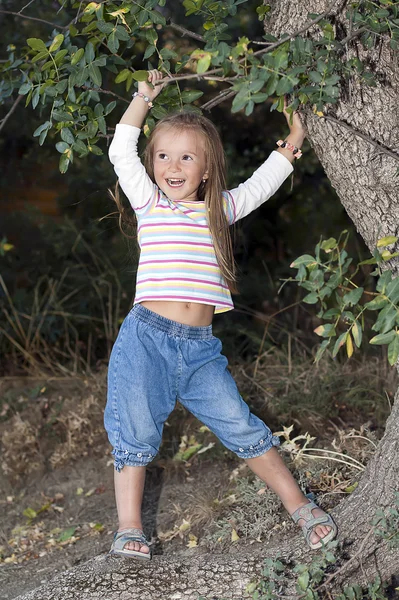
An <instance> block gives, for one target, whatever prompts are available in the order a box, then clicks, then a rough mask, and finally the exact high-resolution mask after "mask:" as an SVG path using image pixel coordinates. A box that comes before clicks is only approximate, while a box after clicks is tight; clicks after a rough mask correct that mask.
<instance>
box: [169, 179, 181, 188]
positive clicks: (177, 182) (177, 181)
mask: <svg viewBox="0 0 399 600" xmlns="http://www.w3.org/2000/svg"><path fill="white" fill-rule="evenodd" d="M184 182H185V179H166V183H167V184H168V185H170V186H171V187H175V188H176V187H181V186H182V185H183V184H184Z"/></svg>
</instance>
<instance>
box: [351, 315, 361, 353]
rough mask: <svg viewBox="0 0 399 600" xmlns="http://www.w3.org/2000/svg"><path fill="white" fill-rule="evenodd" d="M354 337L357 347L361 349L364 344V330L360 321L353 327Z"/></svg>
mask: <svg viewBox="0 0 399 600" xmlns="http://www.w3.org/2000/svg"><path fill="white" fill-rule="evenodd" d="M352 336H353V339H354V340H355V344H356V346H357V347H358V348H360V345H361V343H362V336H363V330H362V327H361V325H360V323H359V321H355V322H354V323H353V325H352Z"/></svg>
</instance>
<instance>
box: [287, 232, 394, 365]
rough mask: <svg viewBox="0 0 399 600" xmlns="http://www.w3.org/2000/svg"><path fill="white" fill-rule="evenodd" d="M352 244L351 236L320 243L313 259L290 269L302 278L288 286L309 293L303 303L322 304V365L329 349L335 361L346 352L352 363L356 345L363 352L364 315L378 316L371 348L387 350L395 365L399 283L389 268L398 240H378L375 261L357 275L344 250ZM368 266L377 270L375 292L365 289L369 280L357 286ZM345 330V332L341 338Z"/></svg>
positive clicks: (318, 331) (301, 260)
mask: <svg viewBox="0 0 399 600" xmlns="http://www.w3.org/2000/svg"><path fill="white" fill-rule="evenodd" d="M347 241H348V232H347V231H344V232H342V233H341V236H340V238H339V239H338V241H337V240H336V239H335V238H329V239H328V240H324V241H323V240H320V242H319V243H318V244H317V245H316V248H315V255H314V256H312V255H310V254H304V255H302V256H300V257H299V258H297V259H296V260H294V262H293V263H292V264H291V267H292V268H294V269H297V271H298V272H297V275H296V277H295V278H294V279H292V278H290V279H287V280H285V281H286V282H287V281H295V282H296V283H297V284H298V285H299V287H302V288H304V289H305V290H306V291H307V292H308V294H307V295H306V296H305V297H304V298H303V299H302V301H303V302H305V303H306V304H320V310H319V311H318V313H317V316H318V318H319V319H321V320H322V321H323V324H321V325H319V326H318V327H317V328H316V329H315V333H316V334H317V335H318V336H320V337H322V338H324V341H323V342H322V343H321V345H320V347H319V348H318V350H317V353H316V358H315V361H316V362H317V361H319V360H320V358H321V357H322V356H323V354H324V352H325V351H326V350H327V349H330V350H332V356H333V357H335V356H336V355H337V354H338V352H339V351H340V349H341V348H343V347H346V353H347V356H348V357H349V358H350V357H351V356H352V354H353V352H354V345H355V346H356V347H357V348H360V346H361V344H362V341H363V332H364V330H365V320H364V313H365V311H367V310H368V311H374V312H375V313H376V314H377V318H376V320H375V323H374V324H373V326H372V327H371V329H372V331H375V332H377V335H374V336H373V337H372V338H371V339H370V342H369V343H370V344H373V345H387V346H388V361H389V363H390V364H391V365H394V364H395V363H396V362H397V360H398V357H399V277H395V278H393V277H392V271H391V270H390V269H387V266H386V263H387V262H389V261H390V260H391V259H392V258H394V257H396V256H399V252H391V251H390V250H388V249H387V247H388V246H392V245H394V244H396V242H397V241H398V238H397V237H395V236H386V237H383V238H381V239H380V240H378V241H377V247H376V249H375V250H374V252H373V257H372V258H368V259H366V260H363V261H361V262H359V263H358V264H357V266H356V268H355V269H352V271H351V270H350V268H351V265H352V258H350V257H349V256H348V253H347V252H346V250H345V247H346V244H347ZM384 248H385V249H384ZM364 265H377V266H376V268H375V269H374V271H372V272H371V273H370V277H375V278H376V284H375V289H376V292H372V291H369V290H366V289H365V286H366V283H367V280H366V281H365V282H364V283H363V284H362V286H360V285H357V284H356V283H355V281H354V280H355V278H356V276H357V275H358V273H359V271H360V269H361V267H363V266H364ZM370 297H371V298H372V299H370ZM342 326H343V327H344V329H345V330H344V331H343V332H342V333H340V332H339V331H340V329H341V328H342Z"/></svg>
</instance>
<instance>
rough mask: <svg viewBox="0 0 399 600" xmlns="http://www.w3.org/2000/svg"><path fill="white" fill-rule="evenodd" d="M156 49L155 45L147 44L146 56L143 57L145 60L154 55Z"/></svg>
mask: <svg viewBox="0 0 399 600" xmlns="http://www.w3.org/2000/svg"><path fill="white" fill-rule="evenodd" d="M155 51H156V47H155V46H147V48H146V51H145V52H144V57H143V58H144V60H146V59H147V58H150V56H152V55H153V54H154V52H155Z"/></svg>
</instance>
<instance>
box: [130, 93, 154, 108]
mask: <svg viewBox="0 0 399 600" xmlns="http://www.w3.org/2000/svg"><path fill="white" fill-rule="evenodd" d="M136 96H140V98H143V100H144V102H147V104H148V108H152V107H153V106H154V105H153V103H152V102H151V99H150V98H149V97H148V96H145V95H144V94H143V93H142V92H134V94H133V98H136Z"/></svg>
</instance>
